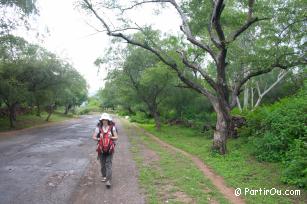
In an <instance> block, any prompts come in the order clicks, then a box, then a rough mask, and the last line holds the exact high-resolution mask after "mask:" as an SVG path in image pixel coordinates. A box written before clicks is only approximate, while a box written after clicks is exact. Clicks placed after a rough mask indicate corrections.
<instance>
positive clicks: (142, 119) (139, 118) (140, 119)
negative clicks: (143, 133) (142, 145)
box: [130, 112, 154, 124]
mask: <svg viewBox="0 0 307 204" xmlns="http://www.w3.org/2000/svg"><path fill="white" fill-rule="evenodd" d="M130 121H131V122H137V123H141V124H145V123H154V122H153V119H150V118H147V117H146V115H145V113H143V112H136V114H135V115H132V116H131V117H130Z"/></svg>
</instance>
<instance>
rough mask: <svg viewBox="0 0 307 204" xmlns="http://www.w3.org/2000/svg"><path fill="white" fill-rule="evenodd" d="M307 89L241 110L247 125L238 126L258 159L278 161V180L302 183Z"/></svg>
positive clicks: (303, 176)
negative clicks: (267, 103) (266, 103)
mask: <svg viewBox="0 0 307 204" xmlns="http://www.w3.org/2000/svg"><path fill="white" fill-rule="evenodd" d="M306 113H307V93H306V90H304V89H302V90H301V91H300V92H299V93H298V94H297V95H296V96H294V97H291V98H285V99H282V100H281V101H279V102H277V103H275V104H273V105H270V106H263V107H259V108H258V109H257V110H256V111H254V112H249V113H246V114H245V117H246V118H247V126H245V127H243V128H241V129H240V131H239V134H240V136H246V137H248V139H249V142H250V144H251V146H252V148H251V153H252V154H253V155H254V156H255V157H256V158H257V159H258V160H260V161H268V162H282V163H283V169H282V172H283V173H282V174H283V176H282V181H283V182H286V183H289V184H293V185H297V186H300V187H306V174H307V170H306V166H307V162H306V161H305V160H306V158H307V150H306V142H307V136H306V135H307V127H306V122H307V117H306V115H307V114H306Z"/></svg>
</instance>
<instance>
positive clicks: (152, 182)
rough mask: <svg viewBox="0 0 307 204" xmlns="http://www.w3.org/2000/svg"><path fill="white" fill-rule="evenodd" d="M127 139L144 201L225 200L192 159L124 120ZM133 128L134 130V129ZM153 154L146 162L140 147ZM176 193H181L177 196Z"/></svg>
mask: <svg viewBox="0 0 307 204" xmlns="http://www.w3.org/2000/svg"><path fill="white" fill-rule="evenodd" d="M125 129H126V133H127V134H128V136H129V140H130V143H131V152H132V153H133V155H134V159H135V161H136V163H137V166H138V169H139V180H140V184H141V186H142V187H143V188H144V189H145V191H146V195H147V199H148V200H147V201H148V203H153V204H154V203H165V202H166V201H167V202H168V203H184V202H182V201H183V200H182V199H186V201H185V203H190V202H191V201H194V202H196V203H200V204H201V203H210V201H212V200H216V201H218V203H228V201H227V200H226V199H225V198H224V197H223V196H222V195H221V194H220V192H219V191H218V190H217V189H216V188H215V187H214V186H213V185H212V184H211V182H210V181H209V179H207V178H206V177H205V176H204V175H203V173H202V172H201V171H200V170H199V169H198V168H197V167H196V166H195V165H194V164H193V162H192V161H191V160H190V159H188V158H187V157H186V156H184V155H182V154H181V153H176V152H173V151H169V150H167V149H165V148H162V147H160V145H159V144H157V143H156V142H155V141H153V140H152V139H150V138H149V137H147V136H145V135H144V134H143V133H142V132H141V131H140V130H135V127H131V126H129V125H128V124H127V123H125ZM136 131H137V132H136ZM144 148H146V149H149V150H150V151H154V152H156V154H157V157H158V160H154V161H153V162H150V164H148V161H144V160H146V159H148V158H144V156H143V155H144V153H143V154H142V151H144V150H143V149H144ZM178 193H179V194H180V195H181V196H183V197H180V196H178Z"/></svg>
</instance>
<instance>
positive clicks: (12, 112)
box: [8, 103, 17, 128]
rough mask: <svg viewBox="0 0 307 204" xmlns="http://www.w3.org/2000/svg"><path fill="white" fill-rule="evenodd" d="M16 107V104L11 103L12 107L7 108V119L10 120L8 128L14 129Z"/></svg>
mask: <svg viewBox="0 0 307 204" xmlns="http://www.w3.org/2000/svg"><path fill="white" fill-rule="evenodd" d="M16 105H17V103H13V104H12V105H10V106H8V109H9V119H10V127H11V128H14V127H15V121H16Z"/></svg>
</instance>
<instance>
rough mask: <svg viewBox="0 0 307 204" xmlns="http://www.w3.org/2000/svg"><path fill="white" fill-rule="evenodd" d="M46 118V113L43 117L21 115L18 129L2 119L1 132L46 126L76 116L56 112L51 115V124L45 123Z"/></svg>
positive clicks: (18, 118) (42, 114)
mask: <svg viewBox="0 0 307 204" xmlns="http://www.w3.org/2000/svg"><path fill="white" fill-rule="evenodd" d="M46 118H47V113H46V112H42V113H41V117H38V116H36V115H31V114H26V115H20V116H17V121H16V127H15V128H13V129H12V128H10V122H9V119H8V118H7V117H5V118H0V131H9V130H20V129H24V128H29V127H32V126H36V125H41V124H46V123H50V122H60V121H64V120H68V119H71V118H74V115H72V114H68V115H64V114H63V113H60V112H55V113H53V114H52V115H51V117H50V119H49V122H46V121H45V120H46Z"/></svg>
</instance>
